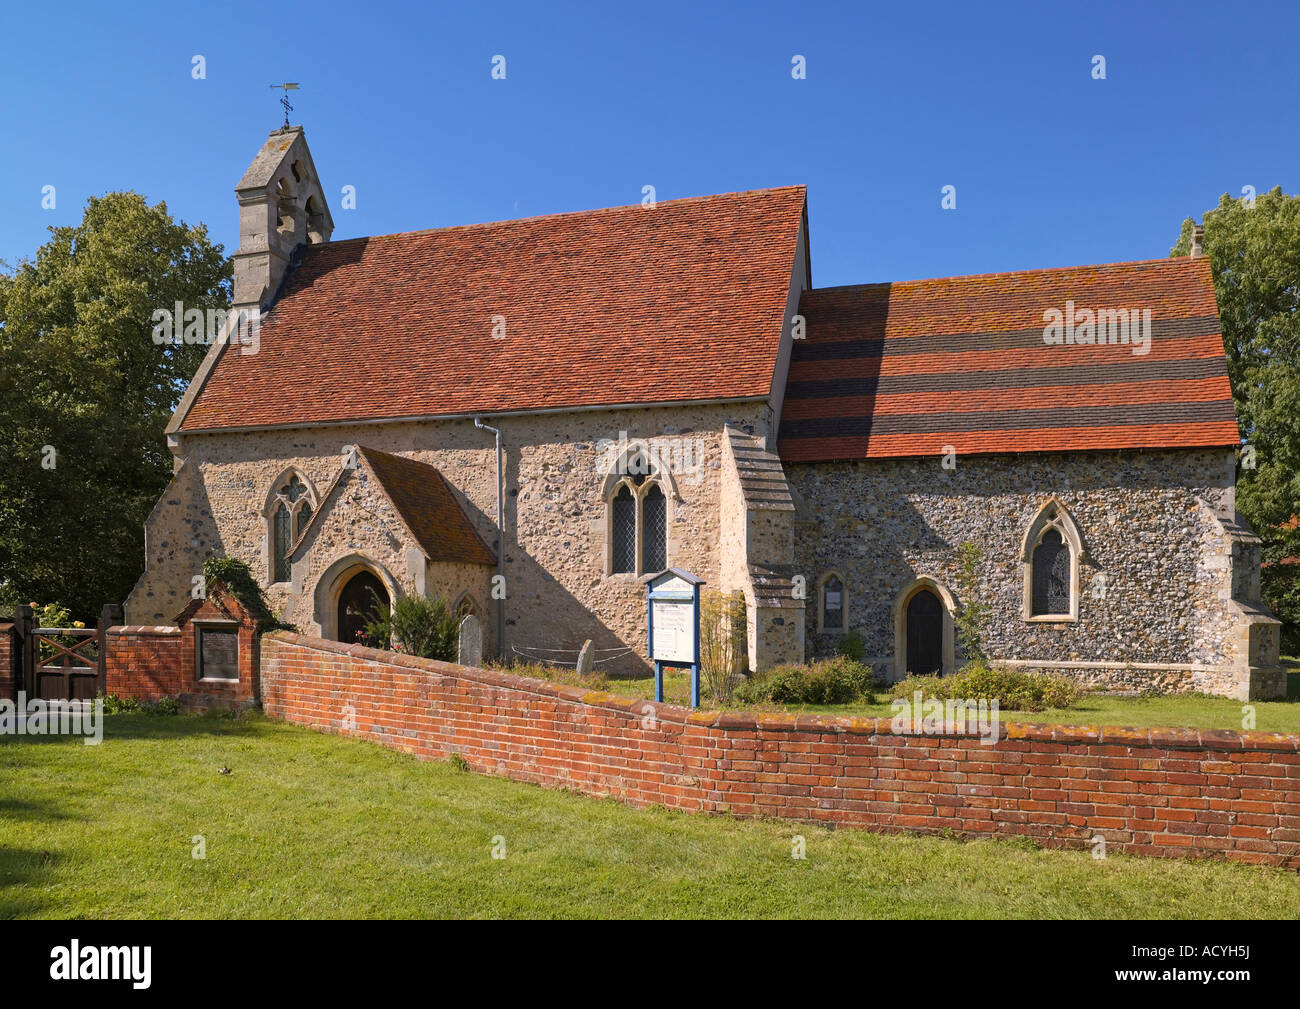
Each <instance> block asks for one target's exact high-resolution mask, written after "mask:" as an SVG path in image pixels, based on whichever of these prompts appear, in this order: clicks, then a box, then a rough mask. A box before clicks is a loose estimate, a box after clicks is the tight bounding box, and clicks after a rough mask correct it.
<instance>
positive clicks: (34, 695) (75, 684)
mask: <svg viewBox="0 0 1300 1009" xmlns="http://www.w3.org/2000/svg"><path fill="white" fill-rule="evenodd" d="M113 609H116V607H113ZM108 611H109V607H105V614H104V616H101V618H100V621H99V626H98V627H97V628H89V627H34V626H33V619H32V611H31V607H30V606H20V607H19V608H18V615H17V617H16V618H15V629H16V630H17V631H18V634H19V637H20V645H19V647H20V649H21V654H22V678H21V680H20V683H21V688H22V689H23V690H24V691H26V693H27V696H28V698H29V699H32V700H35V699H38V698H39V699H40V700H44V701H53V700H65V701H90V700H94V699H95V695H96V694H97V693H98V692H99V691H101V690H103V689H104V631H105V630H106V629H107V627H108V623H109V622H108V621H107V620H106V619H105V618H106V617H107V616H108Z"/></svg>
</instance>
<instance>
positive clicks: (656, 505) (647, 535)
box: [641, 483, 668, 573]
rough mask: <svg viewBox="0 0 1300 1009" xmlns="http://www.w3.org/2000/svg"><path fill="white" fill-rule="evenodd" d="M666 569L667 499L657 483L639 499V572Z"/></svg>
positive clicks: (647, 489) (651, 485)
mask: <svg viewBox="0 0 1300 1009" xmlns="http://www.w3.org/2000/svg"><path fill="white" fill-rule="evenodd" d="M666 567H668V499H667V498H666V497H664V492H663V490H661V489H660V487H659V485H658V484H657V483H652V484H650V486H649V487H648V488H646V492H645V494H644V495H642V497H641V570H642V571H643V572H646V573H650V572H653V571H662V570H663V569H664V568H666Z"/></svg>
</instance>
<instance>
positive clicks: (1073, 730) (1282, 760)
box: [261, 632, 1300, 868]
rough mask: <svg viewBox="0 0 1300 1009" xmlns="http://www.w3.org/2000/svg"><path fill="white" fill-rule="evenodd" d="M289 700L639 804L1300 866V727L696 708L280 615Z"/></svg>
mask: <svg viewBox="0 0 1300 1009" xmlns="http://www.w3.org/2000/svg"><path fill="white" fill-rule="evenodd" d="M261 659H262V675H261V687H262V705H263V707H264V708H265V710H266V712H267V713H268V714H270V715H271V716H273V717H276V718H282V719H285V720H286V721H290V722H294V723H296V724H299V725H307V726H311V727H313V728H317V729H323V730H326V731H329V732H336V733H342V734H344V735H354V736H359V737H361V738H364V739H368V740H371V741H373V742H377V743H381V744H382V745H384V746H387V747H390V748H392V749H396V750H403V751H405V752H408V753H413V754H415V755H416V756H419V757H423V758H425V759H436V758H445V757H447V756H449V755H450V754H452V753H458V754H460V755H461V756H463V757H464V758H465V760H466V761H467V762H468V763H469V764H470V765H471V766H472V767H473V768H474V769H475V770H478V771H482V772H486V773H490V774H498V775H502V776H504V777H508V778H514V779H516V780H518V781H529V782H534V783H537V784H540V785H546V786H552V787H559V786H563V787H567V788H572V789H574V790H576V791H580V792H585V793H587V794H589V795H597V796H608V797H610V798H615V799H619V800H621V801H623V802H626V803H629V804H631V805H635V806H644V805H648V804H659V805H663V806H669V807H672V808H675V809H685V810H692V811H704V812H711V813H726V814H731V815H736V816H760V815H761V816H774V817H781V818H786V819H791V820H797V821H801V822H813V823H817V824H822V825H825V826H830V827H834V826H840V825H843V826H850V827H862V828H866V829H870V830H877V831H886V832H900V831H910V832H917V833H936V832H940V831H946V830H951V831H953V832H955V833H957V834H960V835H964V836H970V837H1008V836H1020V837H1030V838H1033V839H1035V840H1037V841H1039V842H1040V843H1042V844H1044V845H1048V846H1053V847H1070V848H1088V849H1091V848H1092V847H1093V844H1094V838H1096V837H1098V836H1101V837H1104V838H1105V839H1106V845H1107V851H1108V852H1109V853H1113V852H1127V853H1133V854H1145V855H1161V856H1167V857H1183V856H1193V857H1219V858H1224V857H1226V858H1230V859H1235V860H1238V861H1243V862H1259V863H1265V864H1268V865H1277V866H1286V867H1290V868H1297V867H1300V736H1292V735H1283V734H1273V733H1263V732H1247V733H1239V732H1225V731H1210V730H1199V731H1198V730H1196V729H1164V728H1153V729H1123V728H1091V727H1077V726H1076V727H1071V726H1051V725H1021V724H1015V723H1003V725H1002V726H1001V729H1000V737H999V739H998V741H997V742H996V743H995V744H993V745H985V744H983V743H982V742H981V741H980V739H979V738H978V737H977V736H974V735H942V736H917V735H896V734H894V733H892V732H891V731H890V720H889V719H870V718H866V719H854V718H835V717H828V716H820V715H800V716H792V715H768V714H760V713H751V712H722V713H719V712H693V711H691V710H689V709H685V708H680V707H676V706H674V705H669V704H655V703H654V702H652V701H647V700H645V699H636V698H628V697H618V696H614V695H612V694H607V693H603V692H594V691H588V690H584V689H581V688H578V687H565V686H559V685H556V684H549V683H546V682H544V681H541V680H534V679H529V678H525V677H521V676H514V675H511V674H507V673H501V672H496V671H492V670H484V669H471V668H466V667H463V666H455V665H450V664H448V663H444V662H434V661H431V660H428V659H415V658H410V657H407V656H401V655H394V654H393V653H391V652H381V651H376V650H374V649H369V648H363V647H361V646H360V645H344V644H341V643H339V642H334V641H322V640H319V639H316V638H307V637H303V636H301V635H298V634H288V633H284V632H280V633H276V634H273V635H269V636H267V637H265V638H263V640H262V654H261Z"/></svg>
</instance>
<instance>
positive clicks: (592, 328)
mask: <svg viewBox="0 0 1300 1009" xmlns="http://www.w3.org/2000/svg"><path fill="white" fill-rule="evenodd" d="M804 200H805V193H804V188H803V187H802V186H790V187H786V188H782V189H765V190H757V191H754V192H749V193H733V194H729V195H725V196H709V197H700V198H694V199H686V200H673V201H666V202H662V203H659V204H658V205H657V206H655V207H654V208H653V209H647V208H644V207H641V206H632V207H619V208H613V209H609V210H594V211H588V212H585V213H576V214H561V215H556V216H552V217H536V218H530V219H527V220H519V221H504V222H500V223H497V224H482V225H474V226H470V227H457V228H443V229H439V230H436V231H422V232H413V233H410V234H404V235H390V236H387V237H382V238H361V239H353V240H349V241H341V242H329V243H325V244H322V245H312V246H307V247H306V249H305V250H304V253H303V259H302V262H301V264H300V265H299V266H298V268H297V269H296V270H295V271H294V272H293V274H292V275H291V276H290V278H289V280H288V282H287V285H286V287H285V290H284V292H283V295H282V296H281V298H280V300H279V301H278V303H277V304H276V305H275V306H274V308H273V310H272V311H271V313H270V314H269V316H268V317H267V318H266V319H265V320H264V321H263V323H262V326H261V333H260V350H259V352H258V353H256V354H240V353H232V352H227V353H223V354H222V356H221V358H220V359H219V361H218V362H217V365H216V367H215V368H214V369H213V372H212V374H211V375H210V376H209V378H208V380H207V381H206V383H205V384H204V386H203V387H202V389H201V390H200V391H199V393H198V395H197V397H196V398H195V401H194V403H193V405H192V407H191V409H190V410H189V412H188V414H187V415H186V416H185V418H184V421H183V424H182V428H181V429H182V430H184V431H195V430H205V429H214V428H227V427H244V426H249V427H253V426H262V425H272V424H310V423H319V422H322V421H345V420H357V419H379V418H390V417H413V416H433V415H447V414H464V413H477V412H482V413H492V412H497V411H509V410H528V409H541V408H548V407H566V406H599V405H615V404H622V403H650V402H669V401H674V400H692V399H731V398H742V397H763V396H767V395H769V394H770V393H771V391H772V379H773V373H774V370H775V366H776V360H777V350H778V344H779V340H780V333H781V325H782V317H783V315H784V314H785V307H786V299H787V297H788V293H789V285H790V274H791V270H792V268H793V265H794V261H795V254H796V245H797V241H798V235H799V228H800V223H801V220H802V215H803V210H804ZM494 316H504V317H505V322H506V336H505V339H493V335H492V334H493V325H494V319H493V317H494Z"/></svg>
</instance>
